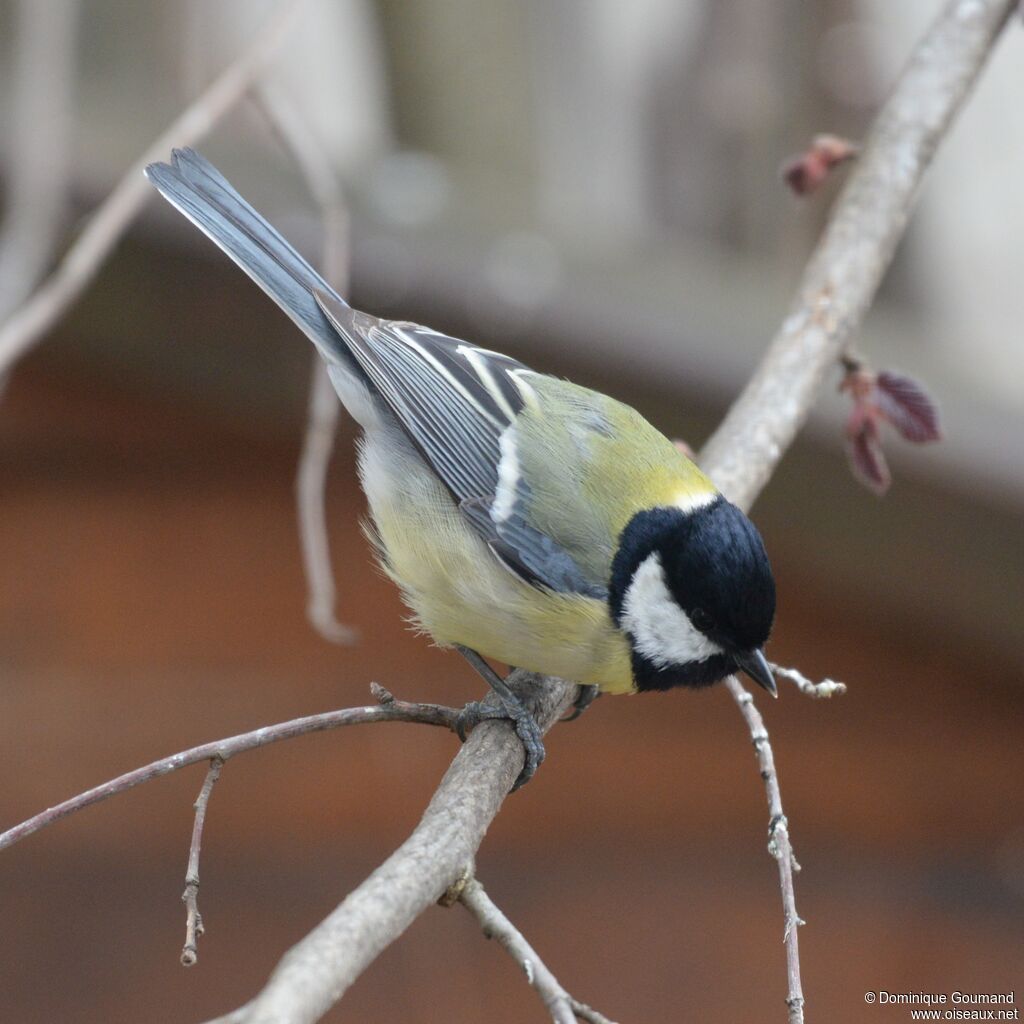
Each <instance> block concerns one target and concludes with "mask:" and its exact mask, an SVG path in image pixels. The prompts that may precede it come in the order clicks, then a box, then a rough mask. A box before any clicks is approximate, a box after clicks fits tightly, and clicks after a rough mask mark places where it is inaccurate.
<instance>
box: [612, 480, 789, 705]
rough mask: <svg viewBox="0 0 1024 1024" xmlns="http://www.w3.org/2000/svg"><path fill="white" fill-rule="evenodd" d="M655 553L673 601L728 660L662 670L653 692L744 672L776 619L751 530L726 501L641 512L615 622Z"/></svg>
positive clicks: (617, 571)
mask: <svg viewBox="0 0 1024 1024" xmlns="http://www.w3.org/2000/svg"><path fill="white" fill-rule="evenodd" d="M655 552H656V553H657V554H658V557H659V560H660V562H661V566H662V570H663V573H664V577H665V584H666V586H667V588H668V590H669V593H670V594H671V596H672V598H673V599H674V601H675V602H676V603H677V604H678V605H679V607H680V608H682V610H683V611H684V612H686V614H687V616H688V617H689V619H690V621H691V622H692V623H693V625H694V626H695V627H696V628H697V629H698V630H700V632H701V633H703V634H704V635H705V636H707V637H708V638H709V639H710V640H712V641H713V642H714V643H716V644H717V645H719V646H720V647H721V648H722V649H723V651H724V652H725V653H724V654H723V655H719V656H715V657H713V658H710V659H707V661H706V662H702V663H697V664H695V665H691V666H678V667H676V669H675V671H673V670H671V669H667V670H666V669H662V670H659V671H660V673H668V674H667V675H664V677H662V676H661V675H659V677H658V678H653V677H652V678H651V679H649V681H648V686H649V687H650V688H658V689H662V688H665V687H667V686H671V685H678V684H683V685H697V686H700V685H706V684H707V683H710V682H714V681H715V680H717V679H721V678H722V677H723V676H726V675H728V674H730V673H731V672H735V671H737V669H739V668H741V667H743V665H742V661H743V659H744V657H745V656H746V655H748V654H749V653H750V652H754V651H759V650H760V648H761V647H762V646H763V645H764V643H765V642H766V641H767V639H768V636H769V634H770V632H771V628H772V622H773V620H774V618H775V580H774V577H773V576H772V570H771V565H770V564H769V562H768V555H767V553H766V552H765V549H764V543H763V542H762V540H761V535H760V534H759V533H758V531H757V528H756V527H755V526H754V524H753V523H752V522H751V521H750V520H749V519H748V518H747V517H746V516H745V515H744V514H743V512H741V511H740V510H739V509H738V508H737V507H736V506H735V505H733V504H731V503H730V502H728V501H726V500H725V499H724V498H722V497H717V498H715V500H714V501H712V502H711V503H710V504H708V505H705V506H703V507H702V508H698V509H695V510H692V511H683V510H680V509H674V508H657V509H649V510H648V511H645V512H640V513H638V514H637V515H636V516H634V517H633V519H632V520H630V522H629V524H628V525H627V526H626V528H625V530H623V533H622V536H621V538H620V542H619V550H618V552H617V554H616V557H615V561H614V563H613V566H612V583H611V588H610V597H609V604H610V606H611V610H612V615H613V617H614V618H615V621H616V622H619V621H620V618H621V615H622V603H623V600H624V596H625V593H626V590H627V589H628V587H629V584H630V581H631V580H632V577H633V574H634V573H635V572H636V570H637V568H638V567H639V566H640V564H641V563H642V562H643V561H644V560H645V559H646V558H647V557H648V556H649V555H650V554H652V553H655ZM634 662H636V658H634ZM634 667H635V668H638V666H637V665H636V664H635V665H634ZM644 675H645V671H644V669H643V666H639V670H638V671H637V682H638V685H640V686H641V688H647V687H645V686H644V678H643V677H644ZM646 675H648V676H651V673H650V672H646ZM672 677H674V678H672ZM762 685H763V684H762Z"/></svg>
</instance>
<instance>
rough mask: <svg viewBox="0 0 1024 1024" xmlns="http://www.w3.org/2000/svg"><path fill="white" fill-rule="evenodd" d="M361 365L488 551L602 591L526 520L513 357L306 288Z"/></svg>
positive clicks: (599, 593)
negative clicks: (379, 316)
mask: <svg viewBox="0 0 1024 1024" xmlns="http://www.w3.org/2000/svg"><path fill="white" fill-rule="evenodd" d="M314 295H315V296H316V300H317V302H318V303H319V304H320V308H321V309H322V310H323V311H324V313H325V314H326V316H327V318H328V319H329V320H330V321H331V323H332V324H333V325H334V327H335V328H336V329H337V330H338V332H339V334H340V335H341V336H342V338H343V340H344V341H345V343H346V344H347V345H348V347H349V349H350V350H351V352H352V354H353V355H354V356H355V358H356V361H357V362H358V363H359V365H360V367H361V368H362V370H363V372H364V373H365V374H366V376H367V377H368V378H369V379H370V381H371V382H372V384H373V386H374V387H375V388H376V390H377V391H378V392H379V394H380V395H381V397H382V398H383V399H384V401H385V402H386V403H387V405H388V406H389V408H390V409H391V411H392V412H393V413H394V414H395V417H396V418H397V420H398V422H399V423H400V424H401V426H402V428H403V430H404V431H405V432H406V434H407V435H408V436H409V438H410V439H411V440H412V442H413V443H414V444H415V445H416V447H417V448H418V449H419V451H420V453H421V454H422V455H423V457H424V458H425V459H426V461H427V462H428V463H429V465H430V466H431V467H432V468H433V469H434V471H435V472H436V473H437V475H438V477H439V478H440V479H441V481H442V482H443V483H444V485H445V486H446V487H447V488H448V490H449V491H450V492H451V494H452V496H453V498H454V499H455V501H456V502H457V504H458V505H459V508H460V510H461V511H462V513H463V515H464V516H465V517H466V519H467V521H468V522H469V523H470V524H471V525H472V527H473V528H474V529H475V530H476V531H477V533H478V534H480V536H481V537H482V538H483V539H484V540H485V541H486V542H487V544H488V545H489V547H490V548H491V550H492V551H493V552H494V554H495V555H496V556H497V557H498V558H499V559H500V560H501V561H502V562H503V563H504V564H505V565H506V567H508V568H509V569H510V570H512V571H513V572H515V573H516V574H517V575H519V576H520V577H522V578H523V579H524V580H526V581H527V582H529V583H532V584H534V585H539V586H544V587H547V588H549V589H552V590H557V591H560V592H574V593H584V594H587V595H588V596H594V597H603V596H604V594H605V590H604V588H603V587H601V586H598V585H597V584H595V583H594V582H593V581H592V580H589V579H587V577H586V576H585V574H584V573H583V571H582V570H581V569H580V567H579V565H578V564H577V563H576V562H575V561H574V560H573V558H572V556H571V555H569V553H568V552H567V551H566V550H565V549H564V548H562V547H561V546H560V545H559V544H558V543H557V542H556V541H555V540H553V539H552V538H551V537H550V536H548V535H547V534H545V533H543V532H541V531H540V530H537V529H535V528H534V527H532V526H531V525H530V523H529V521H528V518H527V516H526V513H525V510H526V509H527V507H528V497H529V486H528V484H527V483H526V481H525V480H523V479H522V474H521V472H520V469H519V460H518V458H517V455H516V449H515V438H516V418H517V416H518V415H519V413H520V411H521V410H522V409H523V407H524V405H525V403H526V401H527V397H528V396H529V395H530V392H531V389H530V387H529V383H528V379H527V378H528V377H529V376H530V375H531V374H532V371H531V370H529V369H528V368H527V367H526V366H524V365H523V364H522V363H520V362H517V361H516V360H515V359H511V358H509V357H508V356H504V355H501V354H499V353H497V352H490V351H488V350H487V349H482V348H478V347H477V346H475V345H470V344H469V343H468V342H464V341H459V340H458V339H456V338H449V337H447V336H446V335H443V334H440V333H438V332H437V331H433V330H430V329H429V328H427V327H420V326H418V325H417V324H411V323H404V322H396V321H390V320H378V319H377V318H376V317H370V316H367V315H366V314H363V313H359V312H356V311H355V310H352V309H351V307H349V306H347V305H344V304H343V303H340V302H338V301H337V299H336V298H335V297H334V296H332V295H330V294H329V293H325V292H321V291H319V290H316V291H315V292H314Z"/></svg>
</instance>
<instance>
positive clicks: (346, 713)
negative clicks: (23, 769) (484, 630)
mask: <svg viewBox="0 0 1024 1024" xmlns="http://www.w3.org/2000/svg"><path fill="white" fill-rule="evenodd" d="M371 689H372V690H373V692H374V695H375V696H377V699H378V700H380V701H381V703H380V704H379V706H377V707H361V708H344V709H342V710H340V711H325V712H323V713H322V714H319V715H308V716H307V717H305V718H294V719H292V720H291V721H288V722H279V723H277V724H276V725H265V726H263V727H262V728H259V729H254V730H253V731H252V732H244V733H241V734H240V735H238V736H230V737H228V738H227V739H223V740H214V741H213V742H212V743H204V744H202V745H201V746H198V747H192V748H191V749H190V750H183V751H181V752H180V753H177V754H171V756H170V757H162V758H161V759H160V760H159V761H153V762H152V764H147V765H145V766H143V767H142V768H136V769H135V770H134V771H131V772H126V773H125V774H124V775H119V776H118V777H117V778H116V779H111V780H110V781H109V782H104V783H102V784H101V785H99V786H94V787H93V788H92V789H89V790H86V791H85V792H84V793H79V794H78V795H77V796H73V797H71V799H70V800H65V801H64V802H63V803H60V804H57V805H56V806H54V807H50V808H49V809H47V810H45V811H42V812H41V813H39V814H37V815H35V816H34V817H32V818H29V819H28V820H27V821H23V822H21V824H19V825H15V826H14V827H13V828H10V829H8V830H7V831H6V832H3V833H0V850H3V849H5V848H6V847H8V846H13V845H14V844H15V843H16V842H18V840H19V839H24V838H25V837H26V836H30V835H32V833H33V832H38V831H39V830H40V829H42V828H45V827H46V826H47V825H52V824H53V823H54V822H55V821H60V819H61V818H66V817H67V816H68V815H69V814H74V813H76V812H77V811H81V810H83V809H84V808H86V807H91V806H92V805H93V804H98V803H100V802H101V801H102V800H107V799H109V798H110V797H112V796H117V794H118V793H124V792H125V791H126V790H129V789H133V788H134V787H135V786H140V785H142V783H144V782H149V781H150V780H152V779H158V778H160V777H161V776H164V775H170V774H171V772H176V771H179V770H180V769H182V768H187V767H188V766H189V765H192V764H198V763H200V762H201V761H210V760H212V759H213V758H219V759H220V760H221V761H226V760H227V759H228V758H229V757H233V756H234V755H235V754H241V753H244V752H245V751H247V750H256V749H257V748H259V747H265V746H268V745H269V744H271V743H279V742H280V741H281V740H290V739H292V738H293V737H295V736H306V735H308V734H309V733H313V732H326V731H327V730H329V729H340V728H342V727H343V726H347V725H363V724H365V723H369V722H417V723H420V724H422V725H437V726H442V727H443V728H445V729H450V730H452V732H454V731H455V725H456V720H457V718H458V715H459V712H458V711H457V710H456V709H455V708H448V707H444V706H443V705H441V704H413V703H409V702H408V701H403V700H395V699H394V697H392V696H391V694H389V693H388V692H387V691H386V690H384V688H383V687H377V686H376V684H373V685H372V686H371Z"/></svg>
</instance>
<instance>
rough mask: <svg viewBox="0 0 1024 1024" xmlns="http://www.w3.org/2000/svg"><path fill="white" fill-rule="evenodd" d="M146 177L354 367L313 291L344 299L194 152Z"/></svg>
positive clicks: (329, 354) (178, 155)
mask: <svg viewBox="0 0 1024 1024" xmlns="http://www.w3.org/2000/svg"><path fill="white" fill-rule="evenodd" d="M146 177H147V178H149V180H150V181H151V182H152V183H153V184H154V185H155V186H156V188H157V189H158V190H159V192H160V194H161V195H162V196H163V197H164V198H165V199H166V200H167V201H168V202H169V203H171V205H172V206H174V207H176V208H177V209H178V210H180V211H181V213H183V214H184V215H185V216H186V217H188V219H189V220H190V221H192V223H193V224H195V225H196V227H198V228H199V229H200V230H202V231H203V232H205V233H206V234H207V235H208V236H209V237H210V238H212V239H213V241H214V242H216V243H217V245H219V246H220V247H221V249H223V250H224V252H226V253H227V254H228V255H229V256H230V257H231V258H232V259H233V260H234V261H235V262H236V263H237V264H238V265H239V266H240V267H241V268H242V269H243V270H244V271H245V272H246V273H247V274H248V275H249V276H250V277H251V278H252V279H253V280H254V281H255V282H256V283H257V284H258V285H259V286H260V287H261V288H262V289H263V290H264V291H265V292H266V293H267V294H268V295H269V296H270V297H271V298H272V299H273V300H274V301H275V302H276V303H277V304H278V305H279V306H280V307H281V308H282V309H283V310H284V311H285V313H287V314H288V316H289V317H291V319H292V320H294V321H295V323H296V324H297V325H298V326H299V328H300V329H301V330H302V331H303V332H304V333H305V334H306V335H308V337H309V338H310V339H311V340H312V341H313V343H314V344H315V345H316V347H317V348H318V349H319V350H320V353H321V355H323V356H324V358H325V359H326V360H327V361H328V363H329V364H331V363H334V364H337V363H339V362H341V363H343V364H345V365H346V366H348V367H351V366H352V364H353V361H352V359H351V357H349V356H348V354H347V351H346V349H345V346H344V343H343V342H342V341H341V339H340V338H339V337H338V335H337V332H336V331H335V329H334V328H333V327H332V326H331V324H330V321H329V320H328V319H327V317H325V316H324V314H323V313H322V312H321V310H320V307H319V306H318V305H317V301H316V299H315V298H314V296H313V289H314V288H316V289H319V290H321V291H324V292H327V293H328V294H330V295H333V296H334V297H335V298H337V299H338V301H339V302H344V300H343V299H342V298H341V296H339V295H338V294H337V292H335V291H334V289H333V288H331V286H330V285H329V284H328V283H327V282H326V281H325V280H324V279H323V278H322V277H321V276H320V274H318V273H317V272H316V271H315V270H314V269H313V268H312V267H311V266H310V265H309V264H308V263H307V262H306V260H305V259H303V257H302V256H300V255H299V254H298V253H297V252H296V251H295V249H293V248H292V246H291V245H290V244H289V243H288V242H286V241H285V240H284V238H282V237H281V235H280V233H279V232H278V231H277V229H276V228H273V227H271V225H270V224H269V223H267V221H266V220H265V219H264V218H263V217H262V216H260V214H258V213H257V212H256V211H255V210H254V209H253V208H252V207H251V206H250V205H249V204H248V203H247V202H246V201H245V200H244V199H243V198H242V197H241V196H240V195H239V194H238V192H236V191H235V189H234V188H233V187H232V186H231V184H230V183H229V182H228V180H227V179H226V178H225V177H224V176H223V175H222V174H221V173H220V171H218V170H217V168H216V167H214V166H213V164H211V163H210V162H209V161H208V160H207V159H205V158H204V157H202V156H200V155H199V153H197V152H196V151H195V150H194V149H176V150H174V151H173V152H172V154H171V162H170V163H169V164H164V163H155V164H150V165H149V166H148V167H147V168H146Z"/></svg>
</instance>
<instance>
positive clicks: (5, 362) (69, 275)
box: [0, 0, 303, 375]
mask: <svg viewBox="0 0 1024 1024" xmlns="http://www.w3.org/2000/svg"><path fill="white" fill-rule="evenodd" d="M302 2H303V0H285V2H284V3H282V5H281V7H280V8H279V9H278V11H277V12H276V13H275V14H274V16H273V17H272V18H271V19H270V20H269V22H268V23H267V25H266V27H265V28H264V29H263V30H262V31H261V32H260V34H259V35H258V36H257V38H256V41H255V42H254V43H253V44H252V46H251V47H250V48H249V49H248V50H247V51H246V52H245V53H243V54H242V55H241V56H240V57H238V59H237V60H235V62H234V63H233V64H231V65H229V66H228V67H227V68H226V69H225V70H224V71H223V72H221V74H220V75H219V76H218V77H217V78H216V79H215V80H214V81H213V82H212V83H211V84H210V86H209V88H208V89H207V90H206V91H205V92H204V93H203V94H202V96H200V97H199V98H198V99H197V100H196V101H195V102H194V103H193V104H192V105H191V106H189V107H188V108H187V109H186V110H185V111H184V113H182V114H181V115H180V116H179V117H177V118H176V119H175V120H174V122H173V123H172V124H171V126H170V127H169V128H168V129H167V130H166V131H165V132H164V133H163V134H162V135H161V136H160V137H159V138H158V139H157V140H156V142H154V143H153V144H152V145H151V146H150V147H149V149H147V150H146V152H145V153H144V154H143V155H142V156H141V157H140V158H139V159H138V160H137V161H136V162H135V163H134V164H132V166H131V167H130V168H128V170H127V172H126V173H125V175H124V177H122V178H121V180H120V181H119V182H118V183H117V185H116V186H115V187H114V189H113V191H112V192H111V193H110V194H109V195H108V196H107V198H106V199H105V200H104V201H103V202H102V203H101V204H100V206H99V207H98V209H97V210H96V211H95V213H93V215H92V216H91V217H90V218H89V220H88V222H87V223H86V225H85V227H84V229H83V230H82V233H81V234H80V235H79V236H78V239H77V240H76V242H75V243H74V245H72V246H71V248H69V249H68V251H67V253H66V254H65V255H64V258H63V259H62V260H61V261H60V264H59V265H58V267H57V269H56V270H55V271H54V272H53V274H51V275H50V277H49V278H47V280H46V281H45V282H44V284H43V285H42V286H41V287H40V288H39V289H38V291H36V292H35V293H34V294H33V295H32V297H31V298H30V299H29V300H28V301H27V302H26V303H25V304H24V305H23V306H22V307H21V308H20V309H19V310H18V311H17V312H16V313H15V314H14V315H13V316H12V317H11V318H10V319H9V320H8V321H7V323H5V324H4V325H3V327H2V328H0V375H2V374H4V373H6V372H7V370H8V369H9V368H10V367H11V366H12V365H13V364H14V363H15V362H16V361H17V360H18V359H19V358H20V357H21V356H23V355H24V354H25V352H27V351H28V350H29V349H30V348H31V347H32V345H33V344H35V343H36V341H38V340H39V338H40V337H42V335H43V334H44V333H45V332H46V331H48V330H49V329H50V328H51V327H52V326H53V324H54V323H55V322H56V321H57V320H58V319H59V318H60V316H61V314H62V313H63V312H64V310H65V309H67V307H68V306H69V305H70V304H71V303H72V302H74V300H75V299H76V298H77V297H78V296H79V295H80V294H81V293H82V291H83V290H84V288H85V287H86V285H87V284H88V283H89V282H90V281H91V280H92V278H93V276H94V275H95V274H96V272H97V271H98V270H99V268H100V267H101V266H102V264H103V262H104V260H105V259H106V258H107V257H108V256H109V255H110V252H111V250H112V249H113V248H114V246H115V244H116V243H117V241H118V239H119V238H120V237H121V235H122V234H123V233H124V231H125V229H126V228H127V227H128V225H129V224H130V223H131V222H132V220H133V219H134V218H135V216H136V214H138V212H139V210H141V209H142V207H143V205H144V204H145V202H146V201H147V200H148V199H149V198H150V196H151V195H152V194H153V190H152V189H151V188H150V186H149V184H148V183H147V182H146V179H145V178H144V177H143V174H142V172H143V168H145V166H146V165H147V164H149V163H152V162H153V161H154V160H160V159H163V158H164V157H166V155H167V153H168V152H169V151H170V149H171V148H172V147H174V146H185V145H189V144H190V143H193V142H195V141H196V140H197V139H200V138H202V136H204V135H206V133H207V132H209V131H210V129H211V128H213V126H214V125H215V124H216V123H217V122H218V121H219V120H220V119H221V118H222V117H223V116H224V114H226V113H227V112H228V111H229V110H230V109H231V108H232V107H233V106H234V105H235V104H236V103H237V102H238V101H239V100H240V99H241V98H242V97H243V96H244V95H245V94H246V91H247V90H248V89H249V87H250V85H251V84H252V82H253V81H254V80H255V79H256V78H257V77H258V76H259V75H260V74H261V73H262V72H263V70H264V68H265V67H266V65H267V64H268V62H269V61H270V59H271V58H272V57H273V56H274V54H275V53H276V52H277V50H278V49H279V47H280V46H281V44H282V42H283V41H284V39H285V37H286V29H287V28H288V27H289V26H290V24H291V22H292V19H293V18H294V16H295V14H296V13H297V11H298V9H299V7H300V5H301V4H302Z"/></svg>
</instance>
